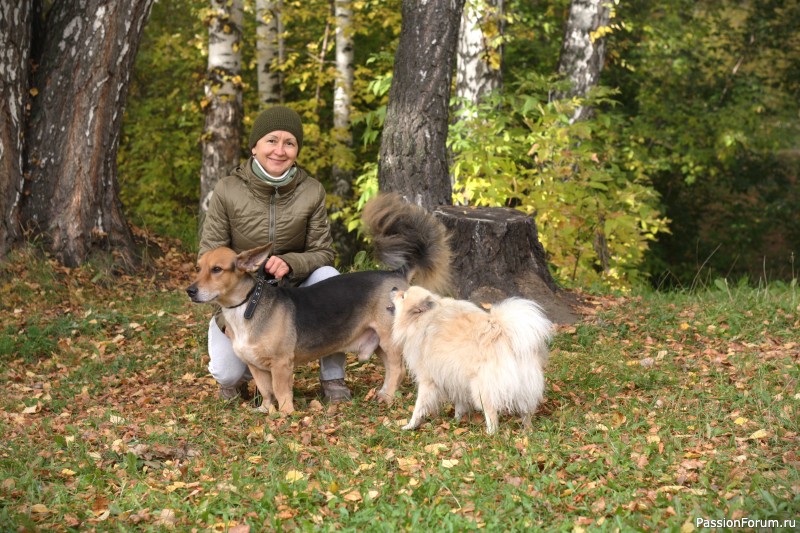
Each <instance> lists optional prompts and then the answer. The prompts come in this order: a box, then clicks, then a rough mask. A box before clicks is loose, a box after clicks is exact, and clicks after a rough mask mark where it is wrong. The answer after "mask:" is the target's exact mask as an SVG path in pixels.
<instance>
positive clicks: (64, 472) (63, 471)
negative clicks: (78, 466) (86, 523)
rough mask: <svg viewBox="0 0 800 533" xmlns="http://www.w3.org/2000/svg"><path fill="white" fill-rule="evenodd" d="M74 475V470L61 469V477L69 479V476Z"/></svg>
mask: <svg viewBox="0 0 800 533" xmlns="http://www.w3.org/2000/svg"><path fill="white" fill-rule="evenodd" d="M75 474H76V472H75V471H74V470H70V469H69V468H62V469H61V475H62V476H67V477H70V476H74V475H75Z"/></svg>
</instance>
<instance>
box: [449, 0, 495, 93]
mask: <svg viewBox="0 0 800 533" xmlns="http://www.w3.org/2000/svg"><path fill="white" fill-rule="evenodd" d="M502 35H503V0H475V1H474V2H473V1H470V2H467V4H466V6H465V7H464V15H463V17H461V29H460V32H459V39H458V53H457V56H456V57H457V62H456V96H457V97H459V98H461V99H465V100H467V101H469V102H472V103H473V104H477V103H478V101H479V100H480V99H481V98H482V97H483V96H485V95H487V94H489V93H491V92H492V91H494V90H496V89H499V88H500V86H501V85H502V82H503V75H502V72H501V70H500V69H501V67H502V63H503V49H502V46H501V45H500V40H501V38H502Z"/></svg>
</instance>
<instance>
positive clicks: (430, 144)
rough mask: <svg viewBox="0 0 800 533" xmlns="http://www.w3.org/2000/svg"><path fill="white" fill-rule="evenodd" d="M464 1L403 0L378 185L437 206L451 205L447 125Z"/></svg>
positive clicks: (429, 205) (418, 201) (430, 205)
mask: <svg viewBox="0 0 800 533" xmlns="http://www.w3.org/2000/svg"><path fill="white" fill-rule="evenodd" d="M463 9H464V0H430V1H429V2H417V1H415V0H403V22H402V27H401V29H400V43H399V45H398V48H397V52H396V54H395V61H394V79H393V81H392V88H391V90H390V91H389V104H388V107H387V110H386V120H385V122H384V126H383V138H382V139H381V150H380V159H379V164H378V185H379V187H380V189H381V190H383V191H396V192H399V193H400V194H402V195H404V196H405V197H406V198H407V199H409V200H410V201H412V202H414V203H416V204H419V205H422V206H424V207H427V208H432V207H433V206H437V205H449V204H452V184H451V183H450V176H449V172H448V166H447V146H446V141H447V125H448V118H449V117H448V112H449V102H450V86H451V83H452V80H453V70H454V62H455V53H456V46H457V44H458V28H459V23H460V20H461V12H462V11H463Z"/></svg>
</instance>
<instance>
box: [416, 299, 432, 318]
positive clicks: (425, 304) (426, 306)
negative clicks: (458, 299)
mask: <svg viewBox="0 0 800 533" xmlns="http://www.w3.org/2000/svg"><path fill="white" fill-rule="evenodd" d="M435 306H436V302H435V301H434V300H433V298H431V297H430V296H426V297H425V299H424V300H422V301H421V302H419V303H417V304H416V305H415V306H414V309H413V310H412V312H413V313H414V314H416V315H421V314H422V313H426V312H428V311H430V310H431V309H433V308H434V307H435Z"/></svg>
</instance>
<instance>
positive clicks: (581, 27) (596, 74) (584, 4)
mask: <svg viewBox="0 0 800 533" xmlns="http://www.w3.org/2000/svg"><path fill="white" fill-rule="evenodd" d="M610 18H611V8H610V2H608V0H572V2H571V4H570V8H569V18H568V19H567V26H566V29H565V31H564V43H563V45H562V46H561V56H560V58H559V61H558V72H559V74H561V75H563V76H564V77H565V78H566V79H568V80H569V81H570V84H571V86H570V89H569V90H568V91H567V92H566V93H558V94H556V95H555V98H556V99H560V98H565V97H566V98H569V97H572V96H586V95H587V94H588V93H589V89H591V88H592V87H594V86H596V85H597V83H598V81H599V80H600V73H601V72H602V70H603V62H604V61H605V55H606V47H605V38H604V37H603V36H602V33H599V34H598V30H599V29H601V28H606V27H608V22H609V20H610ZM591 115H592V110H591V109H590V108H587V107H578V108H577V109H576V110H575V113H574V114H573V116H572V118H571V119H570V122H577V121H580V120H586V119H587V118H589V117H591Z"/></svg>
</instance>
